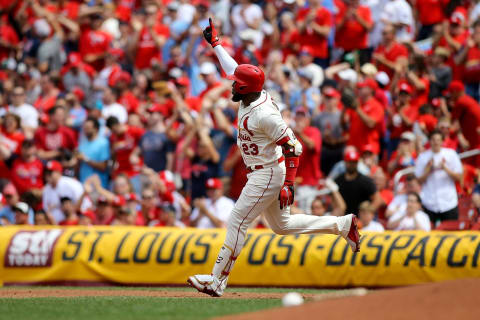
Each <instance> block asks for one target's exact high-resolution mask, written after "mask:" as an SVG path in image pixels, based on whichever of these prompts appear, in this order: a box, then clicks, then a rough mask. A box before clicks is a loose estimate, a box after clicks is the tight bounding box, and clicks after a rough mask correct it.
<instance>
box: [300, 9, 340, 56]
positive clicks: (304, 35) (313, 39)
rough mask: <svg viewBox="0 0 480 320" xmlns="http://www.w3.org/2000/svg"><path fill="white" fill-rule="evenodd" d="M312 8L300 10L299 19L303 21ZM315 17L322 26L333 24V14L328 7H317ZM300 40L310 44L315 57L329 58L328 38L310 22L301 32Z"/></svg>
mask: <svg viewBox="0 0 480 320" xmlns="http://www.w3.org/2000/svg"><path fill="white" fill-rule="evenodd" d="M310 10H311V9H310V8H303V9H300V10H299V11H298V15H297V21H303V20H305V19H306V18H307V16H308V14H309V13H310ZM316 10H317V11H316V14H315V19H314V20H313V22H315V23H316V24H318V25H320V26H322V27H327V26H328V27H331V26H332V24H333V20H332V15H331V14H330V11H328V10H327V9H326V8H324V7H321V8H318V9H316ZM299 42H300V43H302V44H304V45H309V46H310V47H311V48H312V50H313V56H314V57H315V58H322V59H325V58H328V38H327V37H324V36H322V35H320V34H318V33H316V32H315V31H314V30H313V29H312V27H310V26H309V25H308V24H307V26H306V27H305V30H304V31H303V32H301V33H300V34H299Z"/></svg>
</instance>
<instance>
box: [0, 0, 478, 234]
mask: <svg viewBox="0 0 480 320" xmlns="http://www.w3.org/2000/svg"><path fill="white" fill-rule="evenodd" d="M209 17H212V18H213V21H214V23H215V25H216V27H217V30H219V31H220V35H221V43H222V45H223V46H224V47H225V49H226V50H227V51H228V52H229V53H230V54H231V55H232V56H233V57H234V58H235V60H236V61H237V62H238V63H249V64H254V65H259V66H261V67H262V68H263V69H264V70H265V73H266V76H267V80H266V83H265V89H266V90H268V92H269V93H270V94H271V95H272V97H273V98H274V100H275V101H276V103H277V105H278V107H279V109H280V110H281V112H282V116H283V117H284V119H285V121H286V122H287V123H288V124H289V125H290V127H291V128H292V129H293V130H294V132H295V134H296V136H297V138H298V139H299V140H300V141H301V143H302V145H303V150H304V153H303V154H302V156H301V160H300V167H299V169H298V174H297V181H296V182H297V186H296V203H295V205H294V206H293V207H292V214H295V213H300V212H305V213H310V214H314V215H343V214H345V213H356V214H357V215H358V216H359V218H360V221H361V224H362V226H363V229H364V230H374V231H382V230H384V229H393V230H430V229H431V228H436V227H439V226H442V223H444V222H445V221H447V222H448V221H453V222H459V221H460V222H464V223H465V221H467V222H469V223H472V224H473V223H474V222H475V219H476V217H477V214H476V210H477V209H478V208H479V207H480V186H479V185H478V180H479V174H480V172H479V165H480V157H475V156H474V157H470V158H467V159H465V160H464V161H463V162H462V160H461V159H460V157H459V154H461V153H462V152H465V151H468V150H475V149H478V148H480V105H479V103H478V102H479V99H480V2H476V1H473V0H471V1H469V0H453V1H446V0H411V1H406V0H362V1H359V0H343V1H342V0H264V1H262V0H260V1H252V0H193V1H186V0H18V1H9V0H6V1H5V0H4V1H0V79H1V83H0V117H1V122H0V159H1V162H0V190H1V191H2V193H1V194H0V224H2V225H9V224H37V225H44V224H60V225H138V226H176V227H198V228H213V227H223V226H225V223H226V221H227V219H228V216H229V213H230V211H231V209H232V208H233V206H234V200H236V199H237V198H238V197H239V194H240V192H241V190H242V187H243V185H244V184H245V182H246V180H247V172H246V168H245V166H244V164H243V161H242V157H241V154H240V150H239V149H238V147H237V145H236V140H237V133H238V132H237V123H236V121H237V119H236V114H237V110H238V108H239V105H238V103H234V102H232V101H231V99H230V96H231V83H230V82H228V81H226V80H225V79H224V74H223V72H222V70H221V68H220V65H219V62H218V61H217V59H216V57H215V54H214V52H213V50H212V49H211V47H210V46H209V45H208V44H207V43H206V42H205V41H204V40H203V36H202V30H203V29H204V28H205V27H206V26H207V25H208V18H209ZM406 168H412V169H407V170H404V169H406ZM398 172H400V173H402V172H405V173H406V174H404V175H402V174H399V175H397V179H394V177H395V176H396V174H397V173H398ZM465 208H467V210H465ZM254 227H268V225H267V224H266V223H265V222H264V221H263V218H261V217H260V218H259V219H258V221H256V223H255V224H254Z"/></svg>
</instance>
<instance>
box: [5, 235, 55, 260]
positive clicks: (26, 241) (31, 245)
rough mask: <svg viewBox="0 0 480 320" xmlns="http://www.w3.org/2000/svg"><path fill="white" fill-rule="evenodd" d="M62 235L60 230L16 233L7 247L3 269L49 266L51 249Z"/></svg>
mask: <svg viewBox="0 0 480 320" xmlns="http://www.w3.org/2000/svg"><path fill="white" fill-rule="evenodd" d="M62 233H63V231H62V230H60V229H51V230H39V231H19V232H17V233H16V234H15V235H14V236H13V237H12V240H11V241H10V243H9V245H8V247H7V252H6V254H5V264H4V265H5V267H13V268H15V267H48V266H51V265H52V255H53V248H54V247H55V244H56V242H57V240H58V238H59V237H60V235H61V234H62Z"/></svg>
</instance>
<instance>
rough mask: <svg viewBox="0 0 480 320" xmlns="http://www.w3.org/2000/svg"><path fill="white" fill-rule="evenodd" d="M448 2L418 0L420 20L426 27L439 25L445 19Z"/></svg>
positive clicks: (416, 3)
mask: <svg viewBox="0 0 480 320" xmlns="http://www.w3.org/2000/svg"><path fill="white" fill-rule="evenodd" d="M448 2H449V1H448V0H416V1H415V2H414V3H415V6H416V8H417V10H418V19H419V20H420V23H421V24H422V25H425V26H430V25H432V24H437V23H440V22H442V21H443V20H444V19H445V14H444V11H443V10H444V8H445V6H446V4H447V3H448Z"/></svg>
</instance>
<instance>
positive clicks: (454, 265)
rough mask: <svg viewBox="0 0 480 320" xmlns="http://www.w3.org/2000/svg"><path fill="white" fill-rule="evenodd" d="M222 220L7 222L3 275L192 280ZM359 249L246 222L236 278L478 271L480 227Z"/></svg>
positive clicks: (1, 247) (12, 280) (320, 281)
mask: <svg viewBox="0 0 480 320" xmlns="http://www.w3.org/2000/svg"><path fill="white" fill-rule="evenodd" d="M224 237H225V230H220V229H210V230H199V229H175V228H143V227H67V228H59V227H23V226H22V227H3V228H1V229H0V257H1V258H2V261H3V262H2V263H1V268H0V275H1V277H0V280H2V281H3V282H4V284H6V285H8V284H19V283H25V284H27V283H57V282H66V283H87V282H91V283H108V282H110V283H111V282H113V283H124V284H138V285H142V284H158V285H163V284H185V283H186V279H187V277H188V276H189V275H192V274H202V273H207V274H209V273H210V272H211V268H212V265H213V263H214V262H215V259H216V255H217V252H218V250H219V249H220V247H221V245H222V243H223V240H224ZM361 250H362V251H361V252H359V253H356V254H353V253H352V252H351V251H350V249H349V248H348V247H347V244H346V242H345V241H344V240H343V239H342V238H340V237H337V236H332V235H290V236H280V235H275V234H273V233H272V232H271V231H270V230H252V231H250V232H249V234H248V236H247V240H246V244H245V248H244V250H243V251H242V253H241V255H240V256H239V258H238V259H237V262H236V264H235V267H234V269H233V272H232V274H231V277H230V280H229V284H231V285H258V286H312V287H329V286H333V287H344V286H370V287H375V286H396V285H406V284H414V283H421V282H431V281H441V280H447V279H454V278H466V277H480V267H479V264H480V232H473V231H472V232H430V233H426V232H385V233H367V232H365V233H364V234H363V237H362V249H361Z"/></svg>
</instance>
